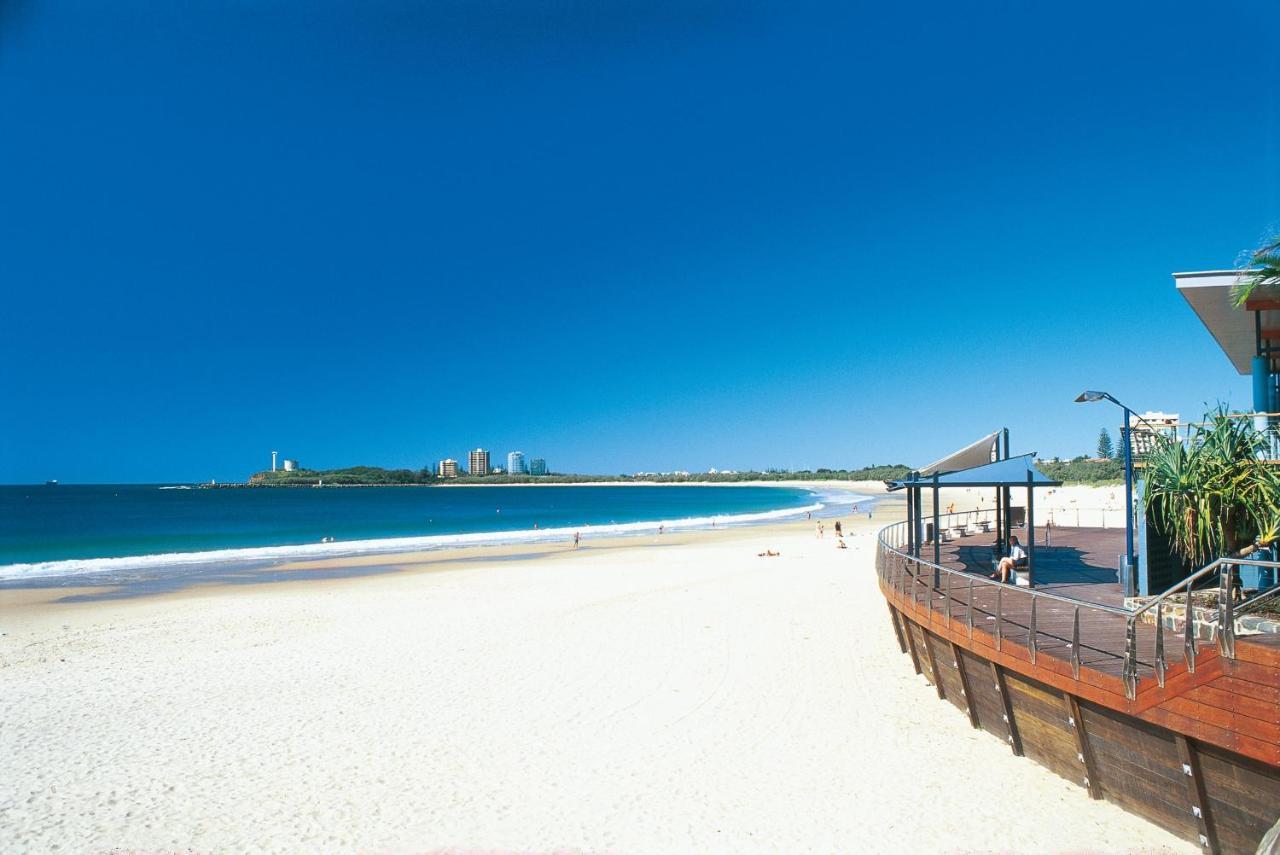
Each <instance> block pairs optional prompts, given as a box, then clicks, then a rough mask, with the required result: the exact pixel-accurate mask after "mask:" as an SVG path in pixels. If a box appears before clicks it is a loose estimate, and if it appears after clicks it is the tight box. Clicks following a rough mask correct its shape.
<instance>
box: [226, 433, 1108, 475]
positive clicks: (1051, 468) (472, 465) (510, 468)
mask: <svg viewBox="0 0 1280 855" xmlns="http://www.w3.org/2000/svg"><path fill="white" fill-rule="evenodd" d="M1109 442H1110V439H1109V437H1108V438H1107V439H1106V444H1109ZM1100 449H1101V450H1100V451H1099V456H1097V457H1086V456H1084V455H1081V456H1079V457H1076V458H1073V459H1070V460H1060V459H1058V458H1054V459H1052V460H1042V461H1039V465H1040V466H1041V467H1042V468H1043V469H1044V471H1045V472H1050V473H1052V474H1053V477H1055V478H1057V479H1059V480H1061V481H1063V482H1065V483H1068V484H1112V483H1118V482H1119V479H1120V475H1121V472H1120V468H1119V465H1120V464H1119V461H1117V460H1116V459H1114V457H1113V456H1111V454H1110V452H1109V451H1107V450H1106V449H1105V447H1104V443H1101V442H1100ZM271 454H272V456H271V468H270V469H266V470H263V471H261V472H255V473H254V474H253V475H251V476H250V477H249V479H248V480H247V481H245V482H227V483H215V482H210V483H209V484H205V485H203V486H206V487H384V486H450V485H477V484H483V485H501V484H597V483H628V482H632V483H658V484H681V483H699V484H701V483H715V484H732V483H742V482H757V481H891V480H894V479H898V478H902V477H904V476H906V475H907V474H908V473H909V472H910V468H909V467H908V466H906V465H904V464H900V463H899V464H885V465H878V464H871V465H867V466H863V467H860V468H856V469H845V468H839V469H837V468H826V467H819V468H814V469H807V468H806V469H776V468H770V469H743V470H738V469H716V468H710V469H707V470H706V471H701V472H693V471H688V470H684V469H674V470H668V471H640V472H631V473H618V474H585V473H572V472H553V471H552V470H551V469H550V468H549V467H548V466H547V462H546V460H545V459H544V458H542V457H532V458H530V457H526V455H525V453H524V452H523V451H512V452H509V453H508V454H507V460H506V465H505V466H501V465H499V466H494V465H492V463H491V459H492V458H491V455H490V452H489V451H488V450H486V449H484V448H476V449H474V450H472V451H470V452H468V453H467V462H466V465H465V467H464V466H463V465H462V463H461V462H460V461H459V460H456V459H454V458H452V457H446V458H444V459H441V460H436V461H433V462H431V463H429V464H427V465H425V466H423V467H422V468H420V469H403V468H402V469H387V468H383V467H380V466H350V467H346V468H336V469H308V468H306V467H304V466H303V465H302V464H301V463H300V462H299V461H298V460H296V459H284V460H280V459H279V458H278V452H272V453H271Z"/></svg>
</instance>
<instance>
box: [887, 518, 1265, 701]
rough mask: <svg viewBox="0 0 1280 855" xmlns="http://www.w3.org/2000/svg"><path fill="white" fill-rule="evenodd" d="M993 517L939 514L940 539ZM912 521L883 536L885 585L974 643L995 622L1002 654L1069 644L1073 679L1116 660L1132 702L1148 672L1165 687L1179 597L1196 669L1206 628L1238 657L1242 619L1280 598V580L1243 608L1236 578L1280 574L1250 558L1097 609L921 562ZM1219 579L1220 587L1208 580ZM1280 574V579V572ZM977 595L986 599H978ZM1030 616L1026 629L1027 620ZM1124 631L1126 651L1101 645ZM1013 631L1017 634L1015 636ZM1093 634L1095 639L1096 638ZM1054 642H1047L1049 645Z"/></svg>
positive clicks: (1189, 660) (1190, 663)
mask: <svg viewBox="0 0 1280 855" xmlns="http://www.w3.org/2000/svg"><path fill="white" fill-rule="evenodd" d="M990 513H991V512H990V511H965V512H960V513H953V514H943V515H940V517H939V518H940V520H945V521H946V524H945V525H940V526H939V531H937V532H934V537H941V536H942V534H943V532H944V531H947V530H950V529H952V528H955V525H953V524H952V523H954V522H956V521H960V520H965V521H970V522H974V523H976V522H979V521H981V520H983V519H984V518H985V517H984V515H989V514H990ZM907 525H908V524H907V523H906V522H900V523H895V524H894V525H890V526H888V527H886V528H884V529H882V530H881V531H880V534H879V539H878V543H877V549H876V571H877V574H878V575H879V578H880V580H881V581H882V583H884V584H885V585H886V586H888V587H890V588H891V589H893V590H896V591H897V592H898V593H899V594H900V595H901V596H904V597H910V599H911V601H912V602H913V603H914V604H916V605H925V606H927V607H928V608H930V609H931V610H933V611H942V612H944V617H943V620H944V623H945V625H946V626H947V627H948V628H950V627H951V625H952V621H953V620H955V619H956V617H957V616H956V611H957V609H958V610H959V611H960V615H961V616H962V619H963V620H964V623H965V631H966V633H967V634H968V637H969V638H973V628H974V625H975V624H974V621H975V616H976V617H977V618H978V619H981V620H983V621H984V622H985V621H987V620H990V621H993V622H994V625H993V627H992V630H993V631H992V633H991V634H992V635H993V636H994V638H995V643H996V649H997V650H1000V649H1003V646H1004V644H1005V643H1006V641H1008V640H1009V639H1008V636H1009V635H1011V634H1013V635H1018V634H1020V633H1021V632H1022V631H1025V632H1026V640H1025V642H1023V643H1024V644H1025V646H1026V649H1027V653H1028V656H1029V658H1030V660H1031V662H1032V663H1033V664H1034V663H1035V662H1036V660H1037V657H1038V656H1039V654H1040V651H1041V650H1042V649H1044V648H1046V647H1048V646H1052V645H1055V644H1056V645H1059V646H1061V645H1065V646H1066V647H1068V648H1069V652H1068V654H1067V658H1068V659H1069V661H1070V663H1071V670H1072V673H1073V674H1074V675H1075V677H1076V679H1079V677H1080V668H1081V665H1082V664H1084V658H1083V657H1085V656H1088V657H1089V663H1090V664H1096V663H1098V662H1102V661H1112V662H1114V663H1118V664H1119V665H1120V672H1121V679H1122V681H1123V683H1124V687H1125V695H1126V697H1128V698H1130V699H1133V698H1135V697H1136V696H1137V687H1138V682H1139V679H1140V677H1142V676H1144V675H1145V674H1150V675H1151V676H1154V677H1155V679H1156V681H1157V683H1158V685H1160V686H1164V682H1165V674H1166V671H1167V669H1168V660H1167V658H1166V652H1165V638H1164V636H1165V626H1164V623H1165V620H1164V619H1165V615H1166V614H1172V610H1173V608H1174V606H1175V603H1174V602H1173V601H1172V598H1174V597H1177V596H1182V595H1185V597H1186V605H1185V608H1184V612H1183V630H1182V643H1183V644H1182V646H1183V658H1184V660H1185V662H1186V665H1187V669H1188V670H1189V671H1191V672H1194V671H1195V665H1196V659H1197V657H1198V656H1199V654H1200V649H1199V643H1198V642H1199V638H1198V633H1199V630H1198V628H1197V625H1198V624H1200V625H1203V626H1204V627H1205V629H1206V631H1207V632H1208V634H1209V639H1208V640H1213V641H1216V644H1217V649H1218V653H1219V655H1221V656H1225V657H1227V658H1234V657H1235V639H1236V634H1237V626H1236V624H1237V619H1238V617H1239V616H1240V615H1242V614H1244V613H1245V612H1246V611H1248V610H1250V609H1252V608H1255V607H1256V606H1257V605H1258V604H1260V603H1263V602H1268V601H1271V600H1273V599H1275V598H1276V595H1277V594H1278V593H1280V579H1277V582H1278V583H1277V584H1274V585H1271V586H1270V587H1268V588H1267V589H1265V590H1260V591H1258V592H1257V593H1255V594H1254V595H1253V596H1252V597H1250V598H1249V599H1248V600H1245V601H1243V602H1241V603H1239V604H1237V603H1235V602H1234V594H1235V592H1234V591H1233V589H1232V586H1233V579H1235V578H1236V574H1237V573H1238V569H1239V568H1240V567H1244V566H1252V567H1265V568H1275V569H1280V562H1275V561H1261V560H1256V559H1246V558H1220V559H1217V560H1216V561H1214V562H1212V563H1211V564H1209V565H1207V566H1205V567H1203V568H1201V569H1200V570H1198V571H1196V572H1195V573H1193V574H1191V575H1190V576H1188V577H1187V578H1186V579H1183V580H1182V581H1181V582H1179V583H1178V584H1176V585H1174V586H1173V587H1171V588H1169V589H1168V590H1166V591H1164V592H1163V593H1161V594H1159V595H1158V596H1156V597H1153V598H1152V599H1151V600H1149V601H1147V602H1146V603H1144V604H1143V605H1142V606H1141V607H1139V608H1136V609H1128V608H1124V607H1120V606H1111V605H1106V604H1103V603H1094V602H1089V601H1087V600H1081V599H1077V598H1073V597H1067V596H1062V595H1060V594H1054V593H1051V592H1049V591H1044V590H1039V589H1036V588H1024V587H1019V586H1016V585H1009V584H1006V583H1002V582H998V581H996V580H994V579H989V578H987V577H985V576H983V575H980V574H974V573H970V572H967V571H964V570H959V569H955V568H952V567H947V566H945V565H942V564H935V563H934V562H932V561H928V560H926V559H924V558H918V557H915V556H913V555H911V554H910V552H909V551H908V530H907ZM1215 573H1216V574H1217V579H1216V586H1212V585H1210V582H1209V580H1210V579H1211V578H1212V577H1213V576H1214V574H1215ZM1278 575H1280V574H1278ZM1211 587H1216V588H1217V594H1218V597H1217V611H1216V613H1215V614H1213V615H1212V616H1211V617H1210V618H1209V619H1208V620H1197V618H1196V607H1195V606H1194V603H1193V602H1192V595H1191V594H1192V592H1193V591H1195V590H1205V589H1207V588H1211ZM975 591H977V592H980V596H979V598H978V600H977V601H975ZM1006 598H1010V601H1011V602H1018V603H1019V604H1020V605H1022V606H1025V608H1015V609H1013V610H1012V611H1013V614H1011V613H1010V610H1009V609H1008V608H1007V607H1006ZM1063 609H1069V610H1070V611H1069V612H1067V613H1066V614H1069V615H1070V619H1071V620H1070V628H1069V630H1068V629H1067V628H1065V627H1064V626H1063V624H1064V623H1065V621H1064V620H1062V618H1063V617H1064V612H1063ZM1046 610H1047V611H1048V613H1049V615H1048V616H1049V617H1050V620H1049V623H1048V624H1047V625H1046V624H1045V623H1044V622H1043V621H1042V619H1041V618H1042V616H1043V613H1044V612H1045V611H1046ZM1082 614H1083V615H1085V616H1086V620H1087V622H1088V625H1087V626H1086V629H1085V632H1084V634H1083V636H1082V632H1081V623H1080V618H1081V615H1082ZM1023 615H1025V623H1024V622H1022V617H1023ZM1148 617H1150V618H1151V620H1152V623H1153V624H1154V629H1153V632H1152V633H1151V634H1150V639H1149V644H1150V647H1149V654H1148V653H1147V650H1148V648H1147V647H1146V646H1145V645H1140V643H1139V636H1140V635H1145V633H1140V631H1139V627H1140V625H1142V624H1143V623H1145V620H1146V619H1147V618H1148ZM1108 628H1113V629H1115V630H1119V629H1121V628H1123V638H1124V643H1123V649H1122V650H1113V649H1109V648H1108V647H1107V646H1106V645H1105V644H1104V643H1103V642H1101V641H1099V640H1098V639H1097V636H1100V635H1109V634H1110V633H1107V632H1106V629H1108ZM1011 630H1012V633H1011V632H1010V631H1011ZM1090 634H1093V635H1094V636H1095V638H1094V639H1090V638H1089V636H1090ZM1046 642H1047V644H1046Z"/></svg>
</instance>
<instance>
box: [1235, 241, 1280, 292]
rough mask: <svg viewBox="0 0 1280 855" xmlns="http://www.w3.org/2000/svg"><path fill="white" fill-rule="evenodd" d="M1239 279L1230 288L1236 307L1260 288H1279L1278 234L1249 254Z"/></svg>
mask: <svg viewBox="0 0 1280 855" xmlns="http://www.w3.org/2000/svg"><path fill="white" fill-rule="evenodd" d="M1240 272H1241V274H1243V275H1242V276H1241V278H1240V280H1239V281H1238V282H1237V283H1236V284H1235V286H1234V287H1233V288H1232V289H1231V297H1232V299H1233V300H1234V301H1235V304H1236V306H1237V307H1239V306H1243V305H1244V304H1245V303H1246V302H1248V300H1249V298H1250V297H1252V296H1253V295H1254V294H1255V293H1257V292H1258V291H1259V290H1261V289H1267V290H1272V289H1280V234H1278V235H1275V236H1273V237H1271V238H1270V239H1268V240H1267V241H1265V242H1264V243H1263V244H1262V246H1260V247H1258V248H1257V249H1255V250H1254V251H1253V252H1252V253H1251V254H1250V256H1249V265H1248V266H1247V267H1245V268H1244V269H1242V270H1241V271H1240Z"/></svg>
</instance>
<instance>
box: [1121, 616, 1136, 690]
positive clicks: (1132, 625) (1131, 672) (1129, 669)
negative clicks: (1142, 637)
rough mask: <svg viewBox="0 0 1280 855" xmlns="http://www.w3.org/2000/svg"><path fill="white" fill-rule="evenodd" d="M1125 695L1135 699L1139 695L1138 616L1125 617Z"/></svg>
mask: <svg viewBox="0 0 1280 855" xmlns="http://www.w3.org/2000/svg"><path fill="white" fill-rule="evenodd" d="M1123 673H1124V696H1125V697H1126V698H1128V699H1129V700H1133V699H1134V698H1136V697H1137V696H1138V618H1137V616H1135V615H1130V616H1129V617H1128V618H1126V619H1125V634H1124V672H1123Z"/></svg>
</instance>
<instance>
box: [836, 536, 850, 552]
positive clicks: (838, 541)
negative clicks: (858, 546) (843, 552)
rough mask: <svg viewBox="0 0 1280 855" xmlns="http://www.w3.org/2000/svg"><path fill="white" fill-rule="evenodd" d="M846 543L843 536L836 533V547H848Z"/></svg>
mask: <svg viewBox="0 0 1280 855" xmlns="http://www.w3.org/2000/svg"><path fill="white" fill-rule="evenodd" d="M848 548H849V547H848V545H847V544H846V543H845V542H844V538H843V537H840V536H839V535H838V534H837V535H836V549H848Z"/></svg>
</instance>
